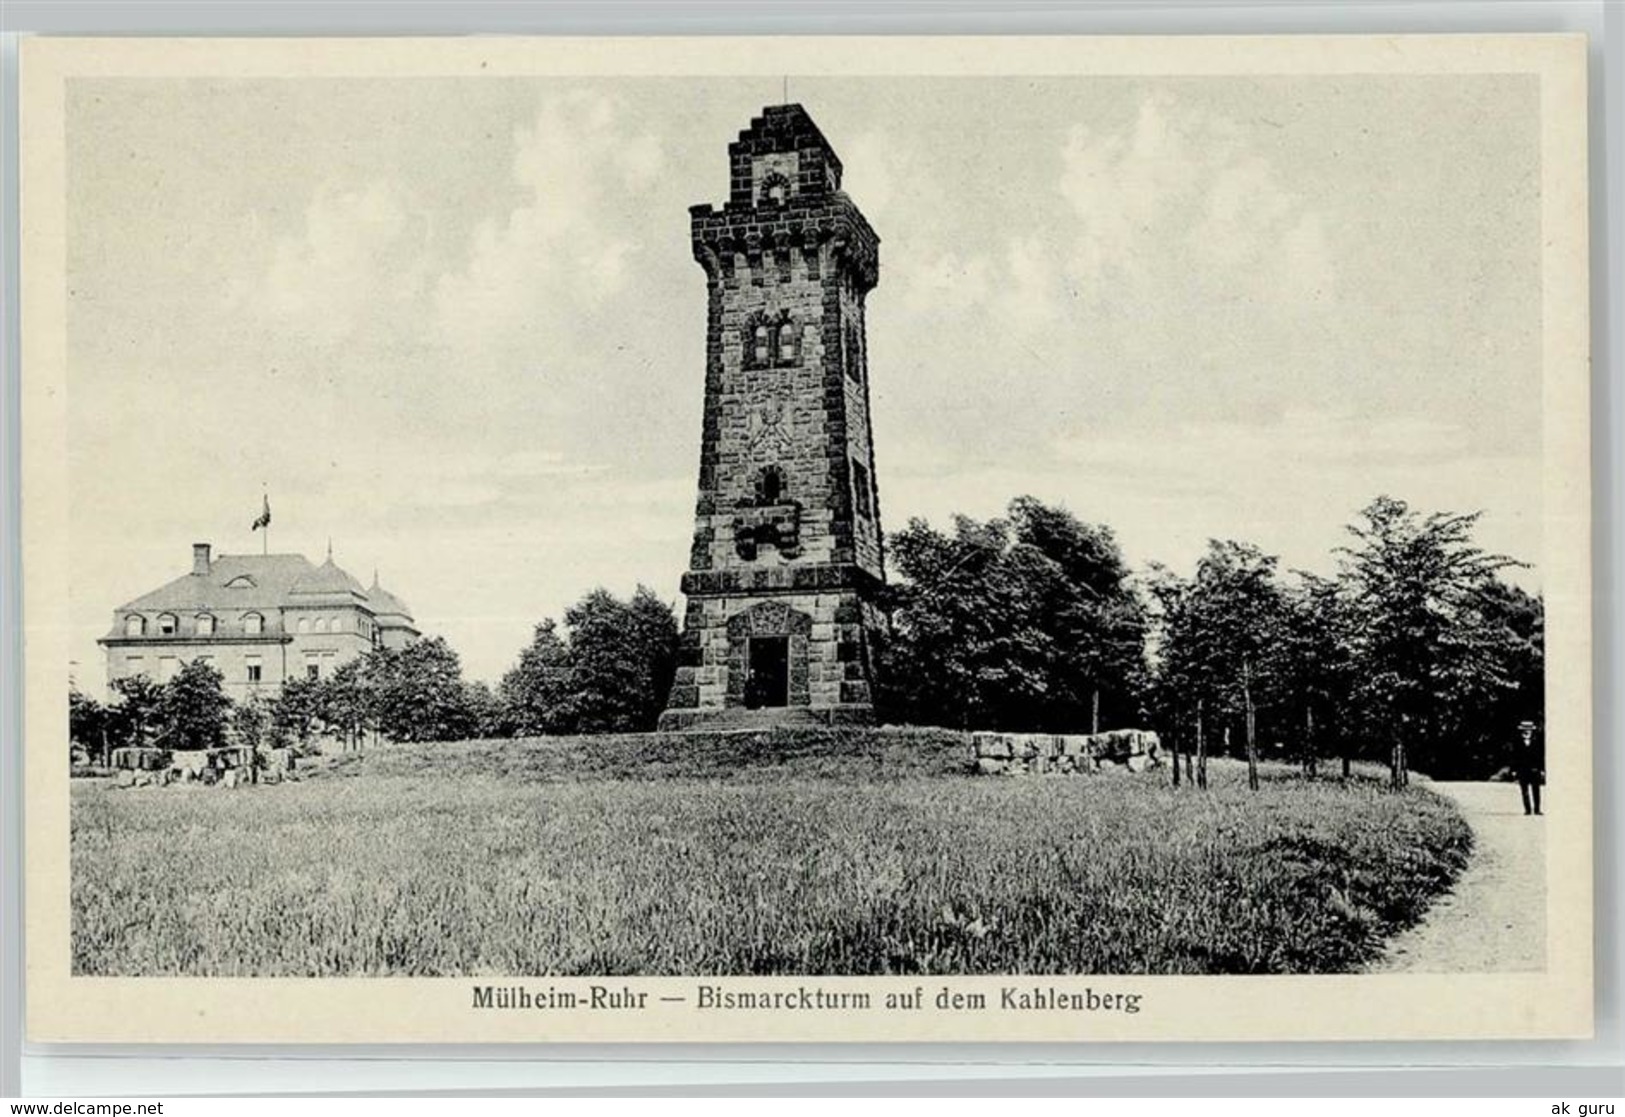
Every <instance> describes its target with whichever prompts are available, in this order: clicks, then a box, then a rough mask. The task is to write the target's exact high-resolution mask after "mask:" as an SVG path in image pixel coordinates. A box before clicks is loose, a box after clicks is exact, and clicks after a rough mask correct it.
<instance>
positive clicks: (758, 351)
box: [750, 322, 773, 368]
mask: <svg viewBox="0 0 1625 1117" xmlns="http://www.w3.org/2000/svg"><path fill="white" fill-rule="evenodd" d="M750 355H751V362H750V364H751V367H752V368H767V367H768V366H769V365H771V364H772V363H773V330H772V327H770V326H769V325H768V324H767V323H766V322H758V323H756V327H755V329H753V330H752V331H751V339H750Z"/></svg>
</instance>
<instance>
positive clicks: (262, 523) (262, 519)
mask: <svg viewBox="0 0 1625 1117" xmlns="http://www.w3.org/2000/svg"><path fill="white" fill-rule="evenodd" d="M270 526H271V495H270V494H269V493H267V494H266V495H265V511H263V512H261V513H260V514H259V518H258V519H256V520H255V521H254V526H253V527H251V528H249V529H248V530H249V531H258V530H259V529H260V528H262V527H267V528H268V527H270Z"/></svg>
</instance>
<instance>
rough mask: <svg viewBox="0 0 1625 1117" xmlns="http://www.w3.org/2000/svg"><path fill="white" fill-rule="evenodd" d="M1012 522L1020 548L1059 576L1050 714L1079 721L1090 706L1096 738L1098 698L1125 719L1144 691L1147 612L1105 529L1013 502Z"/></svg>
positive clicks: (1029, 500)
mask: <svg viewBox="0 0 1625 1117" xmlns="http://www.w3.org/2000/svg"><path fill="white" fill-rule="evenodd" d="M1010 522H1011V524H1012V525H1013V527H1014V531H1015V539H1016V541H1017V543H1019V544H1022V545H1025V546H1029V547H1033V548H1036V549H1037V550H1038V552H1039V553H1040V554H1042V555H1043V556H1044V557H1045V558H1047V559H1049V560H1050V561H1051V562H1053V563H1054V564H1055V566H1056V568H1057V570H1058V571H1059V573H1060V575H1061V579H1060V581H1059V582H1058V583H1054V584H1053V591H1054V599H1053V600H1052V601H1051V603H1050V604H1051V609H1052V611H1051V614H1050V618H1049V626H1050V628H1051V631H1052V634H1053V638H1054V645H1053V647H1054V653H1053V654H1054V656H1055V663H1054V664H1053V667H1052V674H1053V675H1054V677H1055V682H1056V686H1057V694H1056V704H1057V706H1058V708H1057V709H1056V711H1055V715H1056V716H1057V717H1058V718H1059V719H1060V720H1062V721H1063V722H1069V723H1076V722H1077V721H1078V720H1080V719H1079V718H1078V717H1077V713H1078V711H1080V710H1081V709H1082V708H1083V707H1084V706H1085V705H1087V708H1088V712H1089V716H1088V724H1089V726H1090V728H1091V731H1093V732H1098V731H1099V729H1100V703H1101V699H1102V695H1103V694H1104V695H1107V696H1109V698H1108V700H1111V699H1115V700H1117V702H1118V704H1119V706H1120V710H1119V712H1120V714H1121V715H1123V716H1125V717H1126V716H1127V715H1128V714H1130V713H1131V712H1133V711H1131V710H1130V709H1128V705H1129V702H1130V701H1131V699H1132V697H1133V696H1135V695H1137V694H1139V692H1140V691H1142V690H1143V689H1144V672H1145V635H1146V611H1145V605H1144V603H1143V602H1142V601H1141V600H1140V598H1139V596H1138V595H1137V594H1135V592H1134V591H1133V589H1132V583H1131V579H1130V574H1129V569H1128V564H1127V563H1125V562H1124V561H1123V554H1122V551H1121V550H1120V549H1119V548H1118V545H1117V540H1116V538H1115V537H1114V536H1113V535H1112V532H1111V529H1110V528H1108V527H1105V526H1104V525H1098V524H1095V525H1091V524H1085V523H1083V522H1082V521H1080V520H1079V519H1078V518H1077V517H1076V516H1074V515H1073V514H1072V513H1071V512H1069V511H1068V510H1066V509H1065V508H1059V507H1051V506H1049V505H1046V504H1043V503H1042V502H1040V501H1038V500H1036V499H1034V498H1033V497H1030V496H1023V497H1017V498H1016V499H1015V500H1014V501H1012V502H1011V504H1010Z"/></svg>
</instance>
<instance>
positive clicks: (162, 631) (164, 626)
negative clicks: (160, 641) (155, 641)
mask: <svg viewBox="0 0 1625 1117" xmlns="http://www.w3.org/2000/svg"><path fill="white" fill-rule="evenodd" d="M179 628H180V624H179V622H177V621H176V620H175V614H173V613H161V614H159V616H158V635H160V636H173V635H175V632H176V630H177V629H179Z"/></svg>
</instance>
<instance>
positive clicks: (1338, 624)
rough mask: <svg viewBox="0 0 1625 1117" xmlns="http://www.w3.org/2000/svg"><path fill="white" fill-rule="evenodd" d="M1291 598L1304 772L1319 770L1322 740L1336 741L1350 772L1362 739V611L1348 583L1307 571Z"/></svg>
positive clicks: (1294, 693)
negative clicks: (1358, 697)
mask: <svg viewBox="0 0 1625 1117" xmlns="http://www.w3.org/2000/svg"><path fill="white" fill-rule="evenodd" d="M1297 577H1298V582H1297V584H1296V586H1294V587H1293V588H1292V589H1291V590H1290V591H1289V592H1288V594H1287V598H1286V605H1287V611H1286V616H1285V620H1286V633H1285V640H1286V648H1285V651H1286V652H1287V655H1288V663H1287V668H1286V674H1287V684H1288V687H1289V689H1290V691H1291V698H1290V701H1291V704H1292V705H1293V706H1294V707H1296V709H1297V711H1298V712H1299V713H1300V714H1301V717H1302V730H1301V737H1300V744H1299V757H1300V759H1301V761H1302V763H1303V767H1304V774H1305V775H1308V776H1314V775H1316V774H1317V770H1318V762H1319V758H1320V756H1321V754H1322V751H1323V745H1325V744H1327V743H1333V742H1335V743H1336V744H1337V745H1338V753H1339V755H1341V756H1342V758H1343V775H1344V777H1345V778H1347V776H1348V774H1349V760H1350V749H1351V748H1352V747H1353V745H1354V742H1355V740H1356V739H1357V729H1358V726H1357V721H1356V709H1355V690H1356V687H1357V685H1358V673H1357V668H1356V664H1355V659H1354V654H1355V641H1356V639H1357V637H1358V633H1359V617H1358V614H1357V613H1356V610H1355V607H1354V601H1353V599H1352V597H1351V595H1350V593H1349V591H1348V587H1346V586H1345V585H1344V584H1343V583H1341V582H1339V581H1337V580H1335V579H1331V578H1322V577H1320V576H1318V575H1315V574H1310V573H1306V572H1304V571H1298V572H1297Z"/></svg>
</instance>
